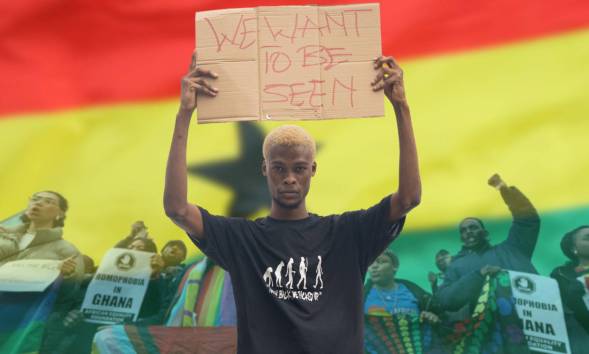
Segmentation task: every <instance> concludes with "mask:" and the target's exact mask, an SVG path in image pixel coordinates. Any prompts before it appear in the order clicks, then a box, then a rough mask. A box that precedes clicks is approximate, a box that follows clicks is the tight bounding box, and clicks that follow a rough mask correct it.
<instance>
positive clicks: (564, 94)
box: [0, 31, 589, 259]
mask: <svg viewBox="0 0 589 354" xmlns="http://www.w3.org/2000/svg"><path fill="white" fill-rule="evenodd" d="M587 43H589V31H579V32H575V33H570V34H568V35H563V36H557V37H552V38H546V39H542V40H538V41H532V42H527V43H517V44H514V45H510V46H504V47H499V48H494V49H488V50H484V51H478V52H471V53H465V54H459V55H448V56H443V57H433V58H429V59H422V60H416V61H410V62H402V63H401V65H402V66H403V67H404V69H405V78H406V85H407V93H408V98H409V102H410V105H411V107H412V114H413V120H414V124H415V130H416V134H417V142H418V148H419V153H420V160H421V169H422V180H423V199H422V205H421V206H420V207H419V208H417V209H416V210H415V211H414V212H412V215H411V218H410V219H409V223H408V228H409V229H423V228H432V227H439V226H442V225H453V224H455V223H456V222H457V221H458V220H459V219H461V218H462V217H464V216H467V215H478V216H481V217H487V216H502V215H505V214H506V208H505V207H504V206H503V205H502V203H500V202H498V201H497V195H496V192H495V191H493V190H492V189H491V188H490V187H488V186H487V185H486V179H487V178H488V176H490V175H491V174H492V173H494V172H499V173H500V174H501V175H502V176H503V177H504V179H505V180H506V181H507V182H508V183H510V184H515V185H517V186H519V187H520V188H521V189H522V190H523V191H524V192H525V193H526V194H527V195H528V196H529V197H530V199H532V201H533V202H534V203H535V205H536V206H537V207H538V208H539V210H541V211H543V210H553V209H560V208H565V207H567V208H568V207H574V206H580V205H586V204H589V184H587V183H584V181H585V180H586V178H587V176H588V175H589V165H588V164H587V163H586V162H585V158H584V156H585V155H586V151H589V142H588V140H587V132H588V131H589V119H588V117H589V100H587V92H589V70H588V69H589V67H588V66H589V64H587V63H589V46H587ZM367 89H369V88H367ZM236 104H238V103H236ZM176 108H177V102H176V100H170V101H161V102H152V103H145V104H125V105H112V106H99V107H92V108H86V109H79V110H72V111H66V112H58V113H52V114H36V115H28V116H25V117H18V118H17V117H15V118H16V119H3V120H2V121H0V131H2V139H1V141H0V147H1V149H2V154H1V155H0V168H2V173H1V174H0V194H1V195H2V203H0V215H4V216H9V215H11V214H12V213H14V212H16V211H18V210H21V209H23V208H24V207H25V204H26V198H27V197H28V196H29V195H30V194H31V193H32V192H33V191H36V190H42V189H54V190H58V191H60V192H63V194H64V195H65V196H66V197H67V198H68V199H69V200H70V203H71V210H70V212H69V213H68V220H67V221H66V232H65V237H66V238H67V239H70V240H72V241H74V243H75V244H77V245H78V246H79V247H80V249H81V250H82V251H83V252H85V253H88V254H89V255H91V256H93V257H95V259H98V258H100V257H101V256H102V254H103V253H104V251H105V250H106V249H107V248H109V247H111V246H112V245H113V244H114V243H115V242H116V241H117V240H118V239H120V238H122V237H124V236H125V235H126V234H127V233H128V231H129V227H130V224H131V223H132V222H133V221H134V220H137V219H142V220H145V221H146V223H147V224H148V226H149V227H150V229H149V231H150V233H151V234H152V235H153V236H154V237H156V239H157V240H158V243H159V244H160V246H161V245H163V243H164V241H165V240H167V239H172V238H182V237H185V236H183V235H182V233H181V232H180V231H179V229H178V228H177V227H176V226H174V225H173V224H172V223H171V222H169V221H168V220H167V219H166V218H165V216H164V213H163V208H162V206H161V205H162V202H161V199H162V190H163V183H164V172H165V162H166V157H167V152H168V147H169V142H170V138H171V132H172V128H173V119H174V116H175V112H176ZM48 118H51V119H48ZM277 124H280V123H264V124H263V125H262V127H263V129H264V130H268V129H270V128H272V127H274V126H276V125H277ZM301 125H303V126H304V127H306V128H308V130H309V131H310V132H311V133H312V134H313V135H314V136H315V137H316V138H317V140H318V142H319V144H320V146H321V148H320V151H319V154H318V172H317V176H316V177H315V178H314V181H313V186H312V190H311V193H310V196H309V201H308V205H309V208H310V209H311V210H312V211H314V212H317V213H319V214H326V213H334V212H342V211H345V210H349V209H355V208H361V207H367V206H369V205H370V204H372V203H375V202H377V201H378V200H379V199H380V198H381V197H383V196H384V195H385V194H387V193H390V192H391V191H393V190H394V189H395V188H396V180H397V177H396V176H397V155H398V151H397V138H396V130H395V126H394V119H393V112H392V110H391V108H390V106H389V105H388V104H387V110H386V118H380V119H379V118H377V119H365V120H358V119H355V120H330V121H325V122H303V123H301ZM237 142H238V136H237V130H236V125H235V124H216V125H206V126H197V125H193V126H192V128H191V134H190V143H189V153H188V159H189V162H190V163H195V162H205V161H214V160H218V159H224V158H233V157H235V156H237V154H238V149H239V147H238V144H237ZM259 162H260V161H254V162H252V163H256V164H259ZM236 173H239V171H236ZM260 178H262V177H260ZM189 183H190V186H189V189H190V192H189V194H190V195H189V198H190V200H191V201H194V202H197V203H200V204H202V205H203V206H205V207H207V208H208V209H209V210H211V211H213V212H216V213H224V212H225V210H226V206H227V204H228V203H229V201H230V199H231V197H232V193H231V191H230V190H229V189H227V188H226V187H223V186H221V185H217V184H214V183H211V182H209V181H206V180H204V179H202V178H199V177H190V179H189ZM260 214H264V211H260Z"/></svg>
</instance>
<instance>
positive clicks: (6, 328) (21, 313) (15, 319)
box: [0, 277, 62, 354]
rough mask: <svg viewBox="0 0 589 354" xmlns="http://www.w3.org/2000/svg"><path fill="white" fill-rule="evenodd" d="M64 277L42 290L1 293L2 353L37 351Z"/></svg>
mask: <svg viewBox="0 0 589 354" xmlns="http://www.w3.org/2000/svg"><path fill="white" fill-rule="evenodd" d="M61 282H62V278H61V277H59V278H58V279H57V280H56V281H54V282H53V284H52V285H50V286H49V287H48V288H47V289H46V290H45V291H43V292H15V293H13V292H0V304H1V306H0V353H2V354H12V353H36V352H37V351H38V350H39V347H40V346H41V341H42V339H43V332H44V330H45V323H46V321H47V318H48V316H49V314H50V313H51V310H52V309H53V304H54V303H55V299H56V298H57V293H58V291H59V288H60V285H61Z"/></svg>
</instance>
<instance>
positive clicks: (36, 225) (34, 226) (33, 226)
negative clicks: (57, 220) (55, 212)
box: [27, 221, 53, 232]
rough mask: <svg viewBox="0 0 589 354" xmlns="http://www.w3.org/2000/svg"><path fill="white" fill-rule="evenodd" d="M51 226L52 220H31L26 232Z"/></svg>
mask: <svg viewBox="0 0 589 354" xmlns="http://www.w3.org/2000/svg"><path fill="white" fill-rule="evenodd" d="M52 227H53V222H51V221H45V222H43V221H31V224H30V225H29V228H28V229H27V232H35V231H37V230H43V229H51V228H52Z"/></svg>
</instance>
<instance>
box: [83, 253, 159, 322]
mask: <svg viewBox="0 0 589 354" xmlns="http://www.w3.org/2000/svg"><path fill="white" fill-rule="evenodd" d="M152 255H153V253H149V252H141V251H133V250H128V249H121V248H113V249H111V250H110V251H108V252H107V253H106V255H105V256H104V259H103V260H102V263H100V267H99V268H98V270H97V271H96V274H95V275H94V278H92V281H91V282H90V284H89V285H88V290H87V291H86V296H85V297H84V302H83V303H82V313H83V314H84V316H85V318H86V321H87V322H92V323H104V324H113V323H118V322H123V321H125V320H133V321H135V320H136V319H137V316H138V314H139V310H140V309H141V303H142V302H143V297H144V296H145V291H146V290H147V286H148V285H149V277H150V274H151V266H150V258H151V256H152Z"/></svg>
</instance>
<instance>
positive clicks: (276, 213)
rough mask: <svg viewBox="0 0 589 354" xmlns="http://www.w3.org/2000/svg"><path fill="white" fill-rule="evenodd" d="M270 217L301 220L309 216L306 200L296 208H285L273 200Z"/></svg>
mask: <svg viewBox="0 0 589 354" xmlns="http://www.w3.org/2000/svg"><path fill="white" fill-rule="evenodd" d="M270 217H271V218H273V219H277V220H301V219H305V218H307V217H309V212H308V211H307V207H306V205H305V203H304V202H303V203H301V204H300V205H299V206H297V207H296V208H294V209H288V208H283V207H281V206H279V205H277V204H276V203H274V202H273V203H272V207H271V208H270Z"/></svg>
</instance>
